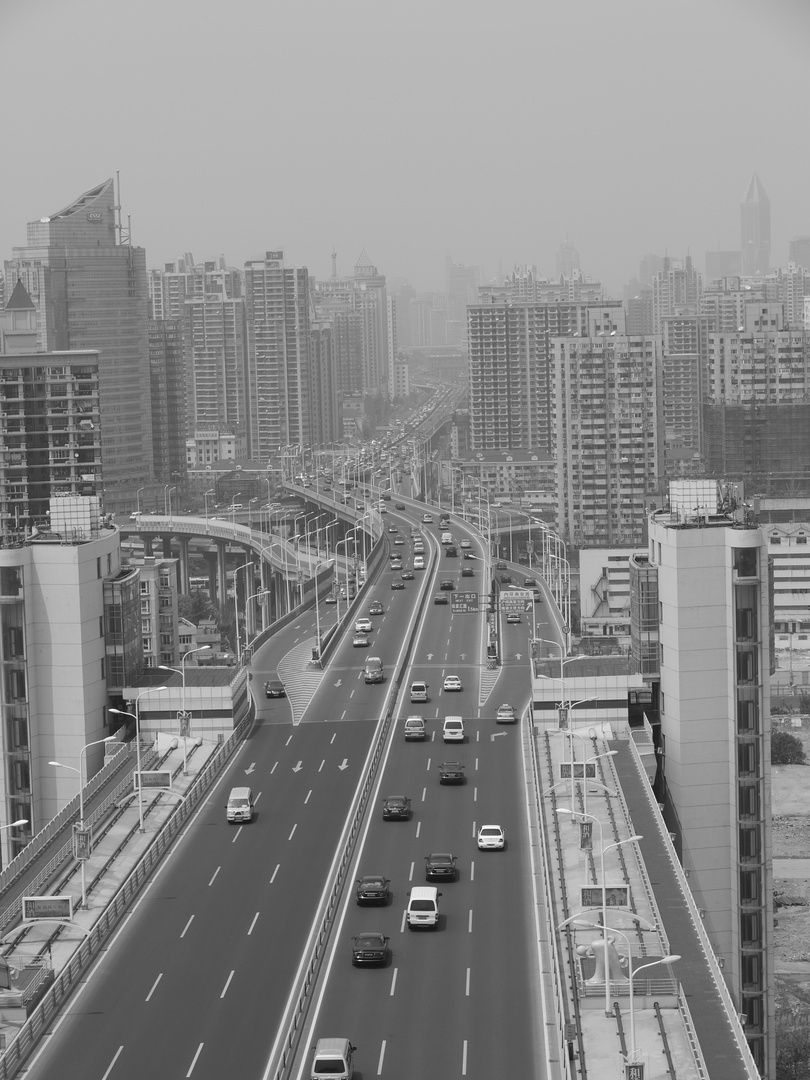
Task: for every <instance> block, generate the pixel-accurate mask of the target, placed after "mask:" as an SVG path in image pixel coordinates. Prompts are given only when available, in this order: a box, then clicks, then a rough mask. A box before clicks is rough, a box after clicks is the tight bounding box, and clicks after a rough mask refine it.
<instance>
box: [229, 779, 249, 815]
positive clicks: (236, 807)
mask: <svg viewBox="0 0 810 1080" xmlns="http://www.w3.org/2000/svg"><path fill="white" fill-rule="evenodd" d="M225 812H226V816H227V818H228V821H253V792H252V791H251V789H250V788H249V787H235V788H231V793H230V795H229V796H228V802H227V803H226V804H225Z"/></svg>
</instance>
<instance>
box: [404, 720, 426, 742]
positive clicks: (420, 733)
mask: <svg viewBox="0 0 810 1080" xmlns="http://www.w3.org/2000/svg"><path fill="white" fill-rule="evenodd" d="M404 732H405V741H406V742H416V741H419V742H424V741H425V739H426V738H427V728H426V727H425V721H424V720H423V719H422V717H421V716H409V717H408V718H407V719H406V721H405V727H404Z"/></svg>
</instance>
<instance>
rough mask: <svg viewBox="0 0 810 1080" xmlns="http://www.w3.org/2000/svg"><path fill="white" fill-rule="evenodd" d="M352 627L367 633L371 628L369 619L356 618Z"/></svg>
mask: <svg viewBox="0 0 810 1080" xmlns="http://www.w3.org/2000/svg"><path fill="white" fill-rule="evenodd" d="M354 628H355V630H356V631H357V632H358V633H368V632H369V630H371V619H366V618H362V619H358V620H357V622H356V623H355V624H354Z"/></svg>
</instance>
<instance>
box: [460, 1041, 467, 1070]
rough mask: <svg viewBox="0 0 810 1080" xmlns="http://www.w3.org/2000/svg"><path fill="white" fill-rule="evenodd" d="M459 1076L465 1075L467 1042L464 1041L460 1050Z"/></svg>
mask: <svg viewBox="0 0 810 1080" xmlns="http://www.w3.org/2000/svg"><path fill="white" fill-rule="evenodd" d="M461 1075H462V1076H466V1075H467V1040H466V1039H465V1040H464V1042H463V1044H462V1050H461Z"/></svg>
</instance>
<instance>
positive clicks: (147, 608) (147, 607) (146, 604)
mask: <svg viewBox="0 0 810 1080" xmlns="http://www.w3.org/2000/svg"><path fill="white" fill-rule="evenodd" d="M151 613H152V603H151V601H150V600H141V615H150V614H151Z"/></svg>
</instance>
